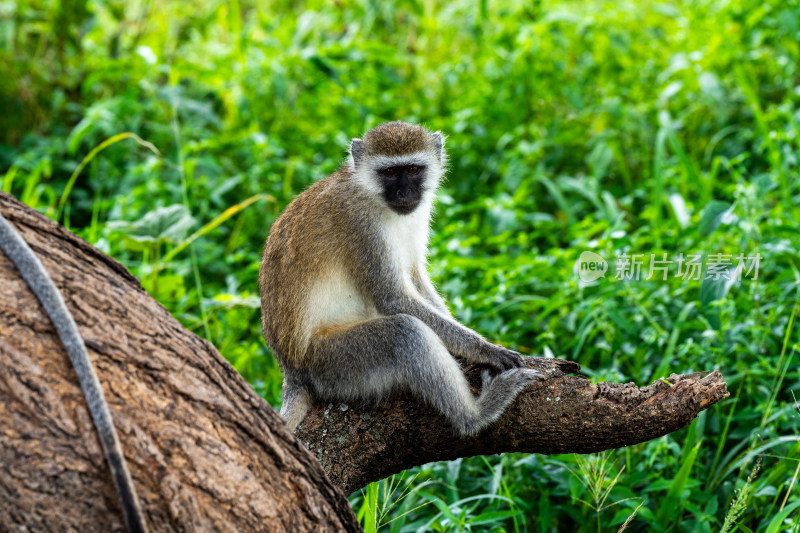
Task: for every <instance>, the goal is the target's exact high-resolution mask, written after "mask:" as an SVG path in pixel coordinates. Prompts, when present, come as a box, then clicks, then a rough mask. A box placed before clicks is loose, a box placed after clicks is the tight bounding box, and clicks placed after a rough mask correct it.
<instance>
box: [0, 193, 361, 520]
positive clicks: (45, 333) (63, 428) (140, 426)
mask: <svg viewBox="0 0 800 533" xmlns="http://www.w3.org/2000/svg"><path fill="white" fill-rule="evenodd" d="M0 212H2V213H3V215H4V216H5V217H6V218H7V219H8V220H9V221H10V222H11V223H12V224H13V225H14V226H15V227H16V228H17V230H18V231H19V232H20V233H21V235H22V237H23V238H24V239H25V240H26V241H27V242H28V244H29V245H30V246H31V248H33V251H34V252H35V253H36V255H37V256H39V258H40V259H41V261H42V263H43V264H44V266H45V268H46V269H47V271H48V272H49V273H50V275H51V277H52V278H53V281H54V282H55V284H56V286H57V287H58V288H59V289H60V290H61V293H62V294H63V296H64V300H65V301H66V304H67V307H68V308H69V309H70V311H71V312H72V314H73V316H74V318H75V321H76V322H77V323H78V327H79V329H80V332H81V335H82V336H83V338H84V341H85V343H86V347H87V348H88V351H89V356H90V357H91V359H92V361H93V362H94V365H95V367H96V369H97V374H98V377H99V378H100V382H101V384H102V385H103V390H104V392H105V395H106V398H107V399H108V402H109V405H110V408H111V412H112V415H113V418H114V423H115V425H116V426H117V430H118V432H119V436H120V440H121V442H122V450H123V453H124V454H125V457H126V458H127V460H128V465H129V467H130V470H131V475H132V477H133V481H134V485H135V487H136V491H137V492H138V494H139V498H140V500H141V502H142V507H143V510H144V514H145V520H146V521H147V522H148V524H149V526H150V530H151V531H152V532H156V531H158V532H161V531H220V532H229V531H240V532H245V531H291V532H295V531H321V530H328V531H358V530H360V529H361V528H360V527H359V525H358V522H357V521H356V518H355V516H354V514H353V512H352V510H351V509H350V506H349V504H348V502H347V499H346V498H345V496H344V494H343V493H342V492H341V491H340V490H338V489H337V488H336V487H335V486H334V485H333V484H332V483H331V482H330V480H329V479H328V478H327V477H326V476H325V472H324V471H323V470H322V469H321V468H320V465H319V463H318V462H317V461H316V459H314V457H312V456H311V455H310V454H309V453H308V451H307V450H306V449H305V448H304V447H303V446H302V445H301V444H300V443H299V442H298V441H297V439H296V438H295V437H294V436H293V435H292V434H291V433H290V432H289V431H288V430H287V428H286V426H285V424H284V423H283V421H282V420H281V418H280V417H279V416H278V414H277V413H276V412H275V411H274V410H273V409H272V408H271V407H270V406H269V405H267V403H266V402H265V401H264V400H263V399H262V398H261V397H259V396H258V395H257V394H256V393H255V391H253V389H252V388H251V387H250V386H249V385H248V384H247V383H246V382H245V381H244V379H242V377H241V376H240V375H239V374H238V373H237V372H236V371H235V370H234V369H233V367H232V366H231V365H230V364H228V362H227V361H225V360H224V359H223V358H222V357H221V356H220V355H219V353H218V352H217V350H216V349H214V347H213V346H211V344H209V343H208V342H206V341H204V340H202V339H200V338H199V337H198V336H196V335H194V334H193V333H191V332H189V331H187V330H186V329H185V328H183V327H182V326H181V325H180V324H179V323H178V321H177V320H175V319H174V318H173V317H172V316H170V314H169V313H168V312H167V310H166V309H164V308H163V307H162V306H161V305H160V304H158V303H157V302H155V301H154V300H153V299H152V298H150V296H149V295H148V294H147V293H146V292H145V291H144V290H143V289H142V288H141V286H140V285H139V282H138V281H137V280H136V278H134V277H133V276H131V275H130V274H129V273H128V271H127V270H125V268H124V267H123V266H122V265H120V264H119V263H118V262H116V261H114V260H113V259H111V258H109V257H108V256H106V255H104V254H103V253H101V252H100V251H98V250H97V249H95V248H93V247H91V246H90V245H89V244H87V243H86V242H85V241H83V240H82V239H79V238H78V237H76V236H75V235H73V234H72V233H70V232H69V231H67V230H65V229H64V228H63V227H61V226H58V225H57V224H55V223H53V222H52V221H50V220H49V219H47V218H45V217H44V216H42V215H40V214H39V213H37V212H35V211H33V210H32V209H30V208H28V207H26V206H24V205H23V204H21V203H20V202H18V201H17V200H15V199H14V198H12V197H11V196H9V195H7V194H5V193H0ZM0 509H2V512H0V531H36V532H44V531H82V532H89V531H102V532H108V531H122V529H123V522H122V511H121V509H120V508H119V505H118V503H117V496H116V494H115V492H114V485H113V482H112V480H111V476H110V473H109V471H108V468H107V466H106V462H105V460H104V458H103V455H102V451H101V448H100V442H99V440H98V438H97V433H96V431H95V428H94V426H93V425H92V420H91V418H90V415H89V412H88V409H87V407H86V402H85V400H84V397H83V393H82V392H81V389H80V387H79V385H78V378H77V376H76V375H75V372H74V371H73V369H72V366H71V364H70V361H69V359H68V357H67V354H66V351H65V350H64V348H63V346H62V345H61V343H60V341H59V339H58V337H57V336H56V334H55V330H54V329H53V326H52V324H51V323H50V320H49V319H48V317H47V316H46V315H45V314H44V312H43V310H42V308H41V307H40V305H39V302H38V301H37V300H36V299H35V297H34V296H33V293H32V292H31V291H30V289H29V288H28V287H27V285H25V282H24V281H23V280H22V278H21V277H20V275H19V272H17V270H16V268H15V267H14V266H13V265H12V264H11V262H10V261H9V260H8V258H7V257H6V256H5V255H4V254H3V253H2V252H0Z"/></svg>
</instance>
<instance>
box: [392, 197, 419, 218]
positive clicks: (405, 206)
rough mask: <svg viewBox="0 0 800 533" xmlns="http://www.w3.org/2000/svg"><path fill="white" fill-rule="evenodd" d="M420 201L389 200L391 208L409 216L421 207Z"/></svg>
mask: <svg viewBox="0 0 800 533" xmlns="http://www.w3.org/2000/svg"><path fill="white" fill-rule="evenodd" d="M419 203H420V201H419V200H389V202H388V204H389V208H390V209H391V210H392V211H394V212H395V213H398V214H400V215H407V214H409V213H411V212H412V211H414V210H415V209H416V208H417V206H419Z"/></svg>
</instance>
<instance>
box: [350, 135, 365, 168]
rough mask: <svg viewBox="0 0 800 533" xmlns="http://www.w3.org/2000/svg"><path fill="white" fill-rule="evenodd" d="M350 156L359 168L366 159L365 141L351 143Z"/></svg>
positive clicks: (359, 140) (358, 140) (356, 140)
mask: <svg viewBox="0 0 800 533" xmlns="http://www.w3.org/2000/svg"><path fill="white" fill-rule="evenodd" d="M350 156H351V157H352V158H353V165H354V166H356V167H357V166H358V164H359V163H360V162H361V160H362V159H364V141H362V140H361V139H353V140H352V141H350Z"/></svg>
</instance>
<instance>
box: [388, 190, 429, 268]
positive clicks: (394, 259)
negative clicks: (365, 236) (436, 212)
mask: <svg viewBox="0 0 800 533" xmlns="http://www.w3.org/2000/svg"><path fill="white" fill-rule="evenodd" d="M430 219H431V207H430V203H429V202H423V205H420V206H419V207H418V208H417V209H416V210H415V211H414V212H413V213H410V214H408V215H398V214H397V213H394V212H391V211H387V212H386V214H385V220H384V224H383V231H382V233H383V235H382V236H383V239H384V242H385V244H386V248H387V250H388V251H389V261H390V264H391V265H393V266H394V267H395V268H397V270H398V273H399V274H400V275H401V276H402V277H403V278H407V279H408V280H409V281H410V279H411V270H412V268H413V267H415V266H416V267H419V266H421V265H424V264H425V256H426V254H427V252H428V235H429V232H430Z"/></svg>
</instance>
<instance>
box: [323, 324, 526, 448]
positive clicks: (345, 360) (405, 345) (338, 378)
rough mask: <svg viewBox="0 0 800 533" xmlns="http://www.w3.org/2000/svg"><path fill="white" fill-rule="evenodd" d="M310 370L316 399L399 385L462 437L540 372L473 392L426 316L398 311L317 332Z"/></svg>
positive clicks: (510, 374)
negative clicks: (325, 332) (425, 319)
mask: <svg viewBox="0 0 800 533" xmlns="http://www.w3.org/2000/svg"><path fill="white" fill-rule="evenodd" d="M309 355H310V356H311V357H312V359H313V361H314V372H313V373H309V375H308V377H309V381H310V385H311V386H312V387H313V393H314V396H315V397H318V398H320V399H321V400H328V401H331V400H332V401H337V400H338V401H349V400H359V399H364V400H366V399H378V398H380V397H382V396H383V395H385V394H386V393H388V392H389V391H390V390H392V389H394V388H396V387H402V388H406V389H410V391H411V393H412V394H413V395H414V396H415V397H417V398H419V399H420V400H422V401H424V402H425V403H427V404H428V405H430V406H432V407H434V408H435V409H436V410H438V411H439V412H440V413H442V414H443V415H444V416H445V417H446V418H447V419H448V420H449V421H450V423H451V424H452V426H453V428H454V429H455V430H456V431H457V432H458V433H459V434H461V435H474V434H476V433H477V432H478V431H480V430H481V429H483V428H484V427H486V426H487V425H489V424H491V423H492V422H494V421H495V420H496V419H497V418H498V417H499V416H500V415H501V414H502V412H503V410H504V409H505V408H506V407H507V406H508V404H510V403H511V402H512V401H513V400H514V398H515V397H516V395H517V393H519V391H520V390H522V389H523V388H524V387H525V386H526V385H528V384H530V383H532V382H533V381H534V380H535V379H536V378H537V377H538V373H536V372H535V371H533V370H529V369H524V368H516V369H513V370H508V371H506V372H503V373H502V374H500V375H498V376H497V377H495V378H494V379H492V380H491V381H490V382H489V383H487V385H486V387H485V392H484V393H483V394H482V395H481V397H480V398H479V399H476V398H475V397H474V396H472V393H471V392H470V389H469V384H468V383H467V380H466V378H465V377H464V374H463V373H462V372H461V367H460V366H459V365H458V363H457V362H456V360H455V359H454V358H453V356H452V355H450V352H448V351H447V348H446V347H445V346H444V344H443V343H442V341H441V339H440V338H439V337H438V336H437V335H436V333H434V331H433V330H432V329H430V328H429V327H428V326H426V325H425V324H424V323H423V322H422V321H421V320H419V319H417V318H415V317H413V316H410V315H405V314H397V315H392V316H387V317H381V318H376V319H373V320H367V321H365V322H361V323H359V324H356V325H354V326H351V327H349V328H337V329H336V330H335V331H333V332H331V333H327V334H316V335H314V336H312V340H311V343H310V346H309Z"/></svg>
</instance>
